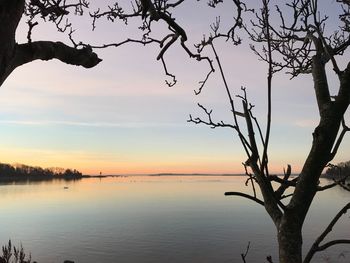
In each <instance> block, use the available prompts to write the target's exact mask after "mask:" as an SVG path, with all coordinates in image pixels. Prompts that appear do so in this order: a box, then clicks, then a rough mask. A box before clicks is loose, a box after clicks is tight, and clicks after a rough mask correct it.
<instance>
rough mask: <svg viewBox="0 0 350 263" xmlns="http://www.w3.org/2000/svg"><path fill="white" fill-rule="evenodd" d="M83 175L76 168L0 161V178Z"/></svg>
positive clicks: (62, 177)
mask: <svg viewBox="0 0 350 263" xmlns="http://www.w3.org/2000/svg"><path fill="white" fill-rule="evenodd" d="M82 176H83V175H82V173H81V172H79V171H78V170H76V169H64V168H59V167H51V168H42V167H39V166H29V165H25V164H12V165H11V164H6V163H0V180H21V179H23V180H27V179H33V180H35V179H37V180H40V179H43V180H47V179H79V178H81V177H82Z"/></svg>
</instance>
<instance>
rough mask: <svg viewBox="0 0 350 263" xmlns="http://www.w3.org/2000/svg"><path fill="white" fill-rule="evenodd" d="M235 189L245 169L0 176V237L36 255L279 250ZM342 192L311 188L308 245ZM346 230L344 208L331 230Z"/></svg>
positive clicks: (252, 257)
mask: <svg viewBox="0 0 350 263" xmlns="http://www.w3.org/2000/svg"><path fill="white" fill-rule="evenodd" d="M66 186H68V189H65V187H66ZM237 190H243V191H246V192H249V190H250V189H249V188H247V187H245V186H244V178H243V177H220V176H195V177H189V176H162V177H150V176H133V177H127V178H125V177H123V178H104V179H102V180H100V179H97V178H96V179H83V180H80V181H75V182H64V181H53V182H44V183H32V184H11V185H0V207H1V213H0V242H1V244H4V243H6V242H7V240H8V239H9V238H11V239H12V241H13V243H16V244H18V243H20V242H22V244H23V246H24V248H25V250H26V251H31V252H32V258H33V259H34V260H37V261H38V262H39V263H44V262H45V263H50V262H55V263H56V262H57V263H62V262H63V260H65V259H70V260H74V261H75V262H76V263H79V262H84V263H90V262H91V263H97V262H118V263H131V262H132V263H134V262H142V263H147V262H152V263H164V262H167V263H170V262H181V263H182V262H184V263H187V262H188V263H189V262H191V263H192V262H202V263H205V262H241V259H240V253H242V252H244V251H245V249H246V246H247V243H248V242H249V241H250V242H251V250H250V252H249V254H248V257H247V260H248V262H252V263H253V262H265V261H264V259H265V258H266V256H267V255H272V256H273V258H275V259H276V241H275V229H274V226H273V224H272V223H271V220H270V219H269V218H268V217H267V216H266V213H265V212H264V210H263V209H262V207H260V206H259V205H257V204H255V203H253V202H251V201H246V200H244V199H241V198H239V197H225V196H224V192H225V191H237ZM349 199H350V193H348V192H345V191H343V190H341V189H332V190H330V191H328V192H327V191H326V192H324V193H321V194H320V195H319V197H317V199H316V200H315V202H314V205H313V206H312V208H311V211H310V214H309V217H308V219H307V221H306V224H305V230H304V244H305V247H306V248H307V247H309V245H310V242H311V240H313V239H314V238H315V237H316V236H318V235H319V234H320V232H321V230H322V229H324V227H325V226H326V225H327V224H328V223H329V221H330V220H331V219H332V218H333V216H334V214H335V213H336V212H337V211H338V210H339V209H340V208H341V207H343V206H344V205H345V203H347V202H348V201H349ZM349 236H350V219H349V215H347V216H345V217H344V219H343V220H342V221H341V222H340V224H339V225H337V227H336V229H335V230H334V233H333V237H337V238H348V237H349ZM340 253H343V254H345V256H347V258H345V259H344V257H342V256H340V257H339V254H340ZM327 260H328V261H327ZM275 262H277V260H275ZM315 262H350V247H349V246H348V247H347V246H342V247H337V248H333V249H330V250H328V251H327V252H326V253H324V254H320V255H319V257H318V260H316V261H315Z"/></svg>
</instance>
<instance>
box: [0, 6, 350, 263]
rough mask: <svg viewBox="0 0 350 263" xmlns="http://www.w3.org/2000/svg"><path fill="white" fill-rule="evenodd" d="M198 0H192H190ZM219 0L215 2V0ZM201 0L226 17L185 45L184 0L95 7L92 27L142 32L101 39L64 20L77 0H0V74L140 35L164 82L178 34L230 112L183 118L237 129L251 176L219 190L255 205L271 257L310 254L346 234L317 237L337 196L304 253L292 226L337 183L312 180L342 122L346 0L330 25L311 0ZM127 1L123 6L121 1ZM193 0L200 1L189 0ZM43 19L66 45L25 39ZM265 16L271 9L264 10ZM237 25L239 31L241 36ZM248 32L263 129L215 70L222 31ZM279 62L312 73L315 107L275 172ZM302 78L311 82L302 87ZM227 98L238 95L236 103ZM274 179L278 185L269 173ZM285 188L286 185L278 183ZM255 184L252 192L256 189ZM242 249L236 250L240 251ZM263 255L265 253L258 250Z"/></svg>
mask: <svg viewBox="0 0 350 263" xmlns="http://www.w3.org/2000/svg"><path fill="white" fill-rule="evenodd" d="M199 2H200V1H199ZM224 2H225V3H224ZM226 2H227V1H223V0H209V1H208V6H209V7H210V8H216V7H217V6H218V5H221V4H227V5H231V8H232V7H233V9H232V10H233V11H232V12H233V15H234V18H233V19H232V21H230V23H227V22H226V23H223V22H222V21H221V18H220V17H218V18H217V19H216V21H215V22H214V23H213V24H212V26H211V29H210V30H211V31H210V32H209V33H207V34H206V35H204V36H203V39H201V40H200V41H199V43H198V44H196V45H195V46H192V45H191V44H189V43H188V42H189V41H188V38H189V36H190V35H189V34H190V29H186V28H184V27H183V26H182V25H181V24H180V23H178V22H177V20H175V17H174V16H175V14H176V15H177V16H179V15H180V14H181V13H177V12H176V11H177V10H178V9H180V8H181V7H183V6H184V5H185V1H184V0H173V1H171V0H154V1H153V0H140V1H139V0H132V1H131V4H130V3H128V4H125V3H124V2H123V1H117V2H116V3H115V4H114V5H110V6H108V7H106V8H105V9H103V7H101V8H100V9H97V10H95V11H93V10H90V11H89V12H90V16H91V18H92V27H93V29H94V28H96V26H98V22H99V20H100V19H103V18H106V19H108V20H109V21H111V22H116V21H117V20H120V21H122V22H124V23H128V21H129V20H130V19H135V20H136V19H138V20H137V21H140V26H139V29H140V30H141V31H142V36H141V38H139V39H133V38H126V39H122V40H120V41H119V42H117V41H116V42H114V43H106V44H103V45H93V44H91V43H90V45H88V44H85V43H83V42H81V41H75V40H74V38H73V34H72V33H73V31H72V30H70V28H71V25H70V23H69V22H67V21H66V20H65V18H66V16H67V15H68V14H69V13H70V12H71V11H73V12H74V13H75V14H81V13H82V12H83V11H84V10H85V9H87V8H88V3H87V2H85V1H84V0H76V2H75V3H68V0H67V1H65V0H31V1H28V2H26V1H24V0H1V1H0V20H1V22H2V23H1V24H0V36H1V40H0V76H1V80H0V84H2V83H3V82H4V80H5V79H6V77H7V76H8V75H9V74H10V73H11V72H12V71H13V70H14V69H15V68H16V67H17V66H20V65H22V64H24V63H28V62H30V61H33V60H35V59H42V60H49V59H53V58H56V59H59V60H61V61H63V62H65V63H68V64H74V65H81V66H84V67H93V66H95V65H96V64H98V63H99V62H100V59H99V58H98V57H97V55H96V54H95V53H93V52H92V50H93V49H98V48H107V47H119V46H121V45H124V44H129V43H138V44H141V45H150V44H152V45H154V44H155V45H157V46H159V54H158V56H157V60H159V61H160V62H161V63H162V65H163V68H164V72H165V74H166V75H167V77H169V78H170V80H167V81H166V83H167V84H168V85H169V86H173V85H174V84H175V83H176V77H175V75H174V74H172V73H171V71H169V70H168V66H167V63H166V61H165V54H166V52H167V51H168V50H169V49H170V48H172V47H173V46H175V45H174V44H175V43H179V44H180V46H181V48H182V49H183V50H184V52H185V53H186V54H188V56H189V57H190V58H194V59H195V60H198V61H202V62H205V63H207V64H208V72H207V73H206V74H205V75H204V77H203V80H201V81H200V85H199V87H198V88H197V89H196V90H195V93H196V94H199V93H200V92H201V91H202V89H203V88H204V87H205V84H206V83H207V80H208V79H209V77H210V76H211V75H212V74H213V73H214V72H215V71H217V72H218V74H219V76H220V77H221V79H222V81H223V87H224V91H225V92H226V94H227V97H228V103H229V105H230V110H231V113H232V120H231V122H224V121H221V120H219V121H217V120H214V117H213V116H212V111H211V110H209V109H207V108H206V107H205V106H203V105H201V104H199V105H198V106H199V107H200V108H201V109H202V110H203V113H204V117H192V116H191V115H190V119H189V122H192V123H195V124H204V125H208V126H210V127H211V128H221V127H223V128H229V129H232V130H233V131H234V132H235V133H236V134H238V138H239V141H240V143H241V145H242V147H243V150H244V151H245V153H246V155H247V160H246V161H245V162H244V163H243V165H244V168H245V171H246V175H247V177H248V179H247V183H249V184H250V185H251V186H252V194H251V195H249V194H245V193H241V192H227V193H226V195H233V196H241V197H244V198H248V199H250V200H252V201H255V202H256V203H258V204H260V205H261V206H263V207H264V209H265V210H266V212H267V213H268V215H269V216H270V218H271V219H272V221H273V223H274V224H275V226H276V230H277V238H278V244H279V261H280V262H281V263H301V262H305V263H307V262H310V261H311V259H312V257H313V255H314V254H315V253H316V252H318V251H322V250H324V249H326V248H328V247H331V246H333V245H336V244H345V243H347V244H349V243H350V240H333V241H330V242H327V243H324V244H321V242H323V241H324V238H325V237H326V236H327V234H328V233H329V232H330V231H331V229H332V227H333V226H334V225H335V223H336V222H337V221H338V219H339V218H340V217H341V215H343V214H344V213H346V211H347V210H348V209H349V208H350V207H349V206H350V205H349V204H346V205H345V206H344V208H343V209H342V210H341V211H340V212H339V213H338V214H337V215H336V217H335V218H334V220H332V222H331V223H330V224H329V226H328V227H327V228H326V230H325V231H324V232H323V233H321V235H320V237H319V238H318V239H317V240H316V241H315V243H314V244H313V245H312V247H311V249H310V250H309V252H308V253H307V254H306V257H305V258H304V259H303V253H302V227H303V223H304V220H305V217H306V215H307V213H308V210H309V208H310V205H311V203H312V201H313V198H314V197H315V195H316V194H317V193H318V192H319V191H323V190H326V189H329V188H331V187H334V186H336V185H342V186H344V185H343V182H344V180H338V181H336V182H334V183H333V184H331V185H326V186H320V185H319V178H320V176H321V173H322V171H323V169H324V168H325V167H326V166H327V164H329V163H330V162H331V161H332V160H333V158H334V157H335V156H336V154H337V151H338V149H339V147H340V144H341V142H342V140H343V138H344V136H345V134H346V133H347V132H348V131H349V130H350V128H349V127H348V126H347V125H346V122H345V119H344V115H345V113H346V111H347V109H348V106H349V103H350V61H346V63H347V65H345V66H341V65H340V64H339V58H340V57H342V58H343V59H346V58H345V57H344V54H345V52H347V49H348V47H349V45H350V36H349V33H350V2H349V1H348V0H337V1H336V3H333V4H334V5H335V4H337V5H338V6H339V7H340V9H339V10H340V11H339V14H338V16H339V17H338V20H339V27H338V29H335V30H328V28H327V19H328V17H327V16H326V14H324V13H322V12H323V11H322V10H320V8H319V2H320V1H317V0H289V1H287V2H286V3H285V4H281V3H280V1H278V5H277V6H274V7H271V6H272V4H271V3H270V1H269V0H262V1H261V4H260V8H257V9H256V6H252V7H254V8H255V9H253V8H252V7H250V6H249V5H248V4H249V2H248V1H247V3H244V2H243V1H241V0H233V1H228V2H227V3H226ZM123 4H124V5H127V6H123ZM199 4H200V3H199ZM23 13H25V14H26V16H27V19H28V20H27V22H28V25H29V31H28V36H27V39H28V43H25V44H17V43H16V41H15V32H16V28H17V26H18V22H19V20H20V19H21V17H22V15H23ZM272 13H274V14H277V16H278V17H279V22H277V23H275V22H274V23H273V22H272V20H271V19H270V15H271V14H272ZM40 19H41V20H42V19H44V20H45V21H51V22H53V23H55V24H56V26H57V29H58V30H59V31H65V30H69V35H70V40H71V43H72V47H69V46H67V45H65V44H63V43H61V42H50V41H39V42H32V41H31V32H32V29H33V27H35V26H36V24H37V23H38V20H40ZM274 21H275V19H274ZM155 23H163V24H165V25H167V27H168V32H167V33H166V34H165V35H162V36H159V34H155V32H153V30H152V29H154V25H155ZM239 34H242V35H246V37H245V38H243V37H242V38H241V37H240V35H239ZM248 38H249V39H250V41H251V42H252V44H251V49H252V51H253V52H254V53H255V54H256V55H257V56H258V58H259V59H260V60H262V61H264V62H266V65H267V84H266V87H267V102H268V103H267V105H268V107H267V120H266V124H265V125H266V129H265V130H263V129H262V128H261V126H260V124H259V121H258V120H257V118H256V117H255V115H254V114H253V105H252V104H251V103H250V102H249V99H248V95H247V92H246V89H244V88H243V89H242V90H241V93H240V94H233V92H232V88H231V87H229V85H228V82H227V81H226V76H225V70H224V68H223V66H222V63H221V60H220V56H219V55H218V52H217V50H216V44H217V43H218V42H219V41H221V40H225V41H227V42H228V43H231V44H233V45H239V44H241V42H242V41H243V40H246V39H248ZM328 64H330V65H331V67H332V69H333V71H334V73H335V74H336V75H337V77H338V79H339V86H338V88H337V91H336V93H335V94H332V95H331V93H330V88H329V84H328V81H327V75H328V74H329V72H328V71H327V68H326V66H327V65H328ZM279 72H287V73H289V74H290V76H291V78H296V77H298V76H299V75H301V74H312V78H313V83H314V87H313V88H314V91H315V97H316V100H317V106H318V109H319V118H320V120H319V123H318V125H317V127H316V128H315V130H314V132H313V141H312V146H311V149H310V152H309V154H308V157H307V158H306V160H305V163H304V165H303V168H302V170H301V172H300V174H299V175H298V176H296V177H291V167H290V166H289V165H288V168H287V169H286V170H285V171H284V176H283V177H278V176H275V175H272V174H270V172H269V158H268V148H269V142H270V130H271V115H272V110H271V109H272V107H271V105H272V99H271V95H272V87H273V85H272V84H273V77H274V75H275V74H277V73H279ZM310 88H311V87H310ZM237 99H238V100H239V102H240V103H239V104H237ZM273 182H274V183H277V184H278V187H276V186H274V185H273V184H272V183H273ZM290 188H292V191H290V192H291V193H290V194H287V192H286V191H287V189H290ZM258 191H260V192H261V197H260V195H259V194H258ZM244 258H245V256H244ZM268 261H269V262H271V261H272V259H271V258H269V259H268Z"/></svg>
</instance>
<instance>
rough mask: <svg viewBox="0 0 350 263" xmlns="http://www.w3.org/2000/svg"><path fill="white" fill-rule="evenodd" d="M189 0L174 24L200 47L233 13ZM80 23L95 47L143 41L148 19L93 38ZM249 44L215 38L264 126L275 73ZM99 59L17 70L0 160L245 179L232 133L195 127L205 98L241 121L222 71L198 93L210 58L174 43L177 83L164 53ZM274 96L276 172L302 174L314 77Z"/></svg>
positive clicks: (279, 83) (154, 50)
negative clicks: (141, 26) (215, 24)
mask: <svg viewBox="0 0 350 263" xmlns="http://www.w3.org/2000/svg"><path fill="white" fill-rule="evenodd" d="M122 3H124V2H122ZM189 3H190V4H189V6H185V8H182V9H181V10H179V11H178V13H177V14H176V15H177V16H176V17H177V21H178V22H179V23H181V24H182V25H184V27H185V28H188V31H187V33H188V35H189V36H190V40H189V42H190V43H192V42H193V43H195V42H196V41H199V40H200V39H201V38H202V34H203V32H208V29H209V26H210V24H211V22H212V21H215V17H216V16H217V15H219V14H220V15H222V17H223V19H224V18H225V19H226V18H227V19H230V18H231V16H232V13H231V10H229V9H228V8H227V7H225V6H223V7H220V8H218V9H217V10H214V12H213V10H210V9H209V10H208V9H205V10H204V11H203V10H202V9H201V10H202V11H200V12H199V11H198V10H199V9H198V10H197V9H194V7H197V6H191V5H192V4H193V3H194V4H197V2H196V1H192V2H191V1H189ZM204 4H205V3H199V5H200V6H204ZM334 15H335V14H334ZM334 17H335V16H334ZM332 18H333V17H332V16H331V18H330V20H332ZM74 19H76V21H75V20H74V21H75V22H76V23H75V25H76V27H77V28H78V30H77V32H76V34H75V36H76V37H77V38H82V39H88V40H89V43H93V44H102V43H110V42H113V41H114V42H115V41H120V40H123V39H125V38H127V37H128V36H130V35H136V34H138V30H137V25H138V23H140V18H138V19H139V20H137V21H136V23H133V22H130V23H129V25H128V26H125V25H124V24H122V23H108V22H106V21H100V22H99V23H98V25H97V26H98V27H97V30H96V32H91V20H89V19H88V18H87V17H85V18H84V17H83V18H74ZM24 22H25V21H22V24H21V26H20V27H19V29H18V32H17V41H18V42H24V41H25V37H26V25H25V23H24ZM165 29H166V27H165V26H164V24H161V25H157V30H159V31H157V32H160V33H163V32H164V31H165ZM33 40H59V41H64V42H65V43H69V42H67V37H66V36H65V35H64V34H60V33H57V32H56V30H55V29H54V28H53V26H52V25H50V24H48V23H43V24H42V25H40V27H38V29H35V31H34V33H33ZM248 45H249V41H248V40H247V39H244V41H243V44H242V45H241V46H240V47H233V46H232V45H231V44H228V43H225V42H224V41H223V42H219V43H217V50H218V52H219V55H220V58H221V60H222V63H223V67H224V71H225V74H226V77H227V81H228V84H229V86H230V88H231V90H232V92H235V93H236V94H239V93H240V87H241V86H245V87H246V88H247V91H248V97H249V99H250V100H251V102H252V103H253V104H254V105H255V108H254V110H255V114H256V116H257V117H258V118H259V120H260V123H261V125H262V126H263V127H265V125H264V123H265V120H266V96H267V95H266V72H267V68H266V65H265V64H264V63H263V62H261V61H259V60H258V58H257V57H256V56H255V55H254V54H252V52H251V51H250V50H249V47H248ZM96 52H97V53H98V54H99V56H100V57H101V58H102V59H103V61H102V63H100V64H99V65H98V66H97V67H95V68H92V69H84V68H80V67H76V66H70V65H65V64H63V63H61V62H59V61H55V60H52V61H49V62H43V61H35V62H32V63H30V64H27V65H24V66H22V67H20V68H18V69H16V70H15V71H14V72H13V73H12V75H11V76H10V77H9V78H8V79H7V80H6V82H5V83H4V84H3V85H2V87H1V88H0V105H1V107H0V162H4V163H24V164H28V165H38V166H42V167H64V168H75V169H78V170H80V171H82V172H83V173H85V174H98V173H99V172H102V173H103V174H143V173H165V172H169V173H242V172H243V166H242V164H241V163H242V162H244V161H245V160H246V156H245V155H244V152H243V149H242V147H241V145H240V143H239V140H238V137H237V136H236V134H235V133H234V132H233V131H231V130H227V129H215V130H214V129H211V128H209V127H205V126H200V125H194V124H193V123H188V122H187V120H188V116H189V114H192V115H193V116H202V117H203V115H201V114H202V112H200V111H199V110H198V107H197V103H201V104H203V105H205V106H207V107H208V108H210V109H213V116H214V118H216V119H217V120H218V121H220V120H225V121H227V122H231V123H232V120H231V119H230V118H231V115H230V107H229V103H228V100H227V97H226V96H225V90H224V86H223V83H222V80H221V79H220V78H219V75H218V74H215V75H214V76H213V77H212V78H210V79H209V81H208V83H207V85H206V86H205V88H204V90H203V92H202V93H201V94H200V95H198V96H196V95H195V94H194V90H195V89H198V87H199V85H198V81H200V80H202V79H203V77H204V76H205V74H206V72H207V69H208V68H207V66H206V64H205V63H199V62H197V61H195V60H191V59H189V58H188V57H187V55H186V54H185V53H184V51H183V50H182V49H181V48H180V47H179V45H178V44H176V45H174V47H172V48H171V49H170V50H169V52H167V54H166V59H167V62H168V67H169V70H170V71H171V72H173V73H176V76H177V79H178V83H177V85H175V86H174V87H172V88H169V87H167V86H166V85H165V82H164V80H165V79H166V77H165V75H164V73H163V68H162V65H161V63H160V62H159V61H156V57H157V55H158V52H159V48H158V47H156V46H148V47H142V46H140V45H127V46H122V47H120V48H110V49H104V50H96ZM329 82H330V85H331V89H332V90H336V88H337V84H338V83H337V80H336V78H335V77H334V76H332V75H331V76H330V77H329ZM272 96H273V106H272V107H273V115H272V130H271V140H270V146H269V150H270V153H269V162H270V170H271V171H272V172H274V173H282V172H283V168H284V167H286V165H287V164H291V165H292V170H293V172H299V171H300V169H301V167H302V165H303V161H304V160H305V158H306V156H307V153H308V151H309V149H310V146H311V142H312V131H313V129H314V128H315V125H316V124H317V122H318V111H317V106H316V101H315V97H314V93H313V87H312V79H311V75H305V76H301V77H300V78H297V79H294V80H292V81H290V80H289V76H288V75H286V74H284V73H281V74H279V75H277V76H276V77H275V78H274V80H273V95H272ZM235 102H236V103H237V104H238V103H240V102H239V100H238V99H235ZM349 146H350V142H349V138H347V137H346V138H345V140H344V142H343V144H342V146H341V148H340V150H339V153H338V156H337V158H336V159H335V160H334V162H335V163H337V162H340V161H347V160H349V154H348V151H347V149H349Z"/></svg>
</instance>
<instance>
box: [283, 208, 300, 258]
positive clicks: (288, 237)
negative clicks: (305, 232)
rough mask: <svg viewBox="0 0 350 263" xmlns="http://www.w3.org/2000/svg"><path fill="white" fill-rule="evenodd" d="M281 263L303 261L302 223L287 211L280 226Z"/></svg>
mask: <svg viewBox="0 0 350 263" xmlns="http://www.w3.org/2000/svg"><path fill="white" fill-rule="evenodd" d="M277 238H278V246H279V262H280V263H302V245H303V240H302V225H300V222H298V220H297V218H296V217H295V215H292V214H290V213H289V211H286V212H285V214H284V216H283V217H282V220H281V223H280V225H279V227H278V233H277Z"/></svg>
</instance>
